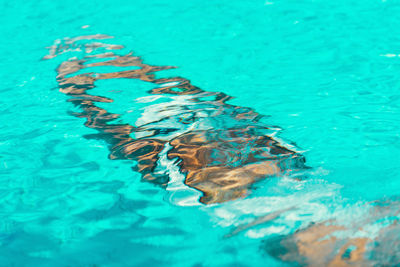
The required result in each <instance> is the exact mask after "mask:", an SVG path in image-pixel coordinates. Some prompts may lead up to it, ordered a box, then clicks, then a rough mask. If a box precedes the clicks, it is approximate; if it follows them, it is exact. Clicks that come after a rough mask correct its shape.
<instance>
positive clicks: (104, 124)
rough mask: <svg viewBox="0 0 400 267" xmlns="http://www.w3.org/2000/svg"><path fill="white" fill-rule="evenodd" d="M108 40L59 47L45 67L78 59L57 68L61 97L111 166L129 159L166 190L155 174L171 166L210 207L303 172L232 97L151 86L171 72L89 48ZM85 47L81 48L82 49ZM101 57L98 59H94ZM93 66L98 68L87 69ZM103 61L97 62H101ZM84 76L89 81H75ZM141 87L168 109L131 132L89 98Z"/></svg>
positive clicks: (163, 176) (153, 110)
mask: <svg viewBox="0 0 400 267" xmlns="http://www.w3.org/2000/svg"><path fill="white" fill-rule="evenodd" d="M106 38H109V37H108V36H106V35H91V36H82V37H77V38H66V39H64V40H58V41H56V42H55V44H54V45H53V46H51V47H50V48H49V50H50V54H49V55H47V56H45V57H44V58H45V59H50V58H53V57H56V56H57V55H59V54H63V53H66V52H71V51H82V52H83V53H84V55H83V57H81V58H80V59H78V58H71V59H69V60H67V61H64V62H62V63H61V64H60V65H59V67H58V68H57V73H58V75H57V81H58V84H59V88H60V91H61V92H63V93H65V94H66V95H68V96H70V97H71V98H70V99H69V100H68V101H70V102H72V103H73V104H74V105H75V106H78V107H79V108H80V109H81V110H82V111H81V112H75V113H73V115H74V116H76V117H83V118H86V122H85V126H87V127H89V128H93V129H95V130H97V131H98V132H99V134H97V135H93V136H95V137H97V138H100V139H103V140H105V141H106V142H107V143H108V144H109V146H110V158H111V159H131V160H134V161H136V162H137V166H136V167H135V169H136V170H137V171H138V172H140V173H141V174H142V177H143V179H144V180H146V181H151V182H153V183H156V184H160V185H163V186H166V185H167V184H168V182H169V180H170V176H169V171H168V170H160V169H161V168H159V167H160V164H161V163H160V157H161V154H162V152H163V153H164V152H165V151H166V155H167V158H168V160H171V161H174V162H175V161H176V162H177V164H176V165H177V166H178V168H179V171H180V173H182V174H184V176H185V178H184V184H185V185H186V186H188V187H190V188H194V189H196V190H199V191H200V192H202V196H201V198H200V202H202V203H204V204H212V203H218V202H224V201H228V200H233V199H236V198H240V197H244V196H246V195H247V194H248V190H249V189H250V188H251V186H252V185H253V184H254V183H256V182H257V181H259V180H261V179H264V178H266V177H270V176H277V175H281V174H283V173H288V172H293V171H296V170H299V169H303V168H305V165H304V161H305V160H304V157H303V156H302V155H301V154H299V153H297V152H296V151H294V150H293V149H290V148H288V145H285V144H283V143H281V142H278V141H277V140H276V139H274V138H273V137H272V136H270V135H268V133H271V132H273V129H272V128H271V127H269V126H266V125H264V124H262V123H261V122H260V118H261V116H260V114H258V113H256V112H254V111H253V110H252V109H250V108H245V107H240V106H235V105H230V104H227V103H226V102H227V101H228V100H230V99H231V97H230V96H227V95H225V94H224V93H220V92H208V91H204V90H202V89H200V88H198V87H196V86H193V85H192V84H191V83H190V81H189V80H187V79H185V78H182V77H171V78H156V77H155V74H154V73H155V72H158V71H162V70H168V69H172V68H174V67H172V66H152V65H148V64H145V63H143V60H142V59H141V58H140V57H137V56H133V55H132V54H131V53H129V54H127V55H124V56H120V55H117V54H115V53H112V52H107V50H115V49H121V48H122V47H121V46H117V45H109V44H104V43H99V42H92V43H90V42H88V40H96V39H97V40H98V39H106ZM82 40H84V41H85V42H84V43H81V41H82ZM98 50H105V52H104V51H103V52H102V53H97V54H96V53H93V52H95V51H98ZM93 59H97V62H94V63H90V62H91V60H93ZM99 60H100V61H99ZM98 66H114V67H135V69H129V68H127V69H128V70H122V71H117V72H111V73H96V72H90V71H91V70H92V69H93V68H94V67H98ZM80 70H86V71H88V72H89V73H83V74H79V73H78V71H80ZM115 78H126V79H138V80H141V81H143V82H147V83H151V84H153V85H154V88H153V89H151V90H150V91H149V93H150V94H151V95H154V96H159V97H163V98H164V99H167V100H168V101H167V102H163V103H161V104H153V105H148V106H147V107H146V108H145V109H144V112H143V114H142V116H141V118H139V119H138V120H137V122H136V125H135V126H132V125H129V124H124V123H115V121H117V120H118V119H119V118H120V117H121V115H119V114H115V113H110V112H108V111H107V110H105V109H103V108H101V107H99V106H97V105H96V103H97V102H104V103H108V102H112V101H113V100H112V99H109V98H107V97H103V96H96V95H91V94H89V92H88V91H89V90H90V89H93V88H94V87H95V82H96V81H98V80H107V79H115Z"/></svg>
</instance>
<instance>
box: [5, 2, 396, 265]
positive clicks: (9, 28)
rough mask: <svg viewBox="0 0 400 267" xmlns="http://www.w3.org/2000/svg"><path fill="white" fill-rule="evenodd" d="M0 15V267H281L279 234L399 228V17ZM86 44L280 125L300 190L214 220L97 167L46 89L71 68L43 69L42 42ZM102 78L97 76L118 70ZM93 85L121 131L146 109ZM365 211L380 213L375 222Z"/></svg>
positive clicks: (120, 82) (287, 189) (391, 9)
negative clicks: (109, 48) (94, 39)
mask: <svg viewBox="0 0 400 267" xmlns="http://www.w3.org/2000/svg"><path fill="white" fill-rule="evenodd" d="M0 7H1V10H2V11H3V12H2V13H3V14H2V16H0V25H2V26H1V27H0V33H1V36H2V40H3V41H2V42H1V43H0V49H1V50H0V51H1V52H2V53H1V60H0V77H1V81H2V87H1V88H0V103H1V105H0V108H1V113H0V120H1V122H2V125H3V126H2V127H1V130H0V175H1V176H0V207H1V208H0V218H1V220H0V246H1V250H0V265H1V266H143V265H145V264H147V265H149V266H285V265H290V264H292V263H290V262H285V261H282V260H281V259H279V257H277V254H279V253H277V252H276V251H272V252H271V249H268V248H266V247H272V246H273V245H271V242H272V241H271V242H270V241H269V240H272V239H273V238H274V237H276V236H278V235H279V236H287V235H290V234H292V233H293V232H295V231H296V230H299V229H304V228H306V227H307V225H309V224H310V223H318V222H323V221H326V220H336V221H338V222H340V224H341V225H346V226H349V225H350V226H349V228H351V227H355V228H357V229H361V230H359V231H358V232H357V233H351V234H348V233H347V235H352V236H357V237H368V238H371V239H374V238H375V237H376V236H379V233H380V231H381V230H382V229H384V228H385V227H386V226H387V225H390V224H392V223H393V222H396V221H397V220H398V211H397V210H398V204H396V203H398V202H397V201H398V197H399V195H398V189H399V187H400V182H399V181H400V180H399V178H400V170H399V168H398V165H399V163H400V153H399V152H400V135H399V131H398V129H397V128H398V125H399V122H400V116H399V115H400V93H399V86H400V83H399V79H398V77H399V74H400V20H398V14H399V11H400V5H399V3H398V2H396V1H391V0H387V1H377V0H376V1H375V0H374V1H372V0H365V1H334V2H332V1H273V0H272V1H265V0H263V1H225V0H218V1H215V2H213V3H209V2H206V1H197V0H193V1H178V0H177V1H169V2H165V1H118V0H116V1H98V2H96V3H94V2H92V1H80V0H78V1H35V2H28V3H26V2H22V1H10V2H1V4H0ZM89 34H107V35H112V36H114V38H113V39H110V40H108V39H107V40H104V42H106V43H112V44H118V45H123V46H124V47H125V48H124V49H123V50H121V51H120V52H118V51H116V52H115V53H121V55H122V54H126V53H128V52H129V51H133V52H134V54H135V55H139V56H141V57H142V58H143V59H144V61H145V62H146V63H148V64H153V65H157V66H166V65H172V66H178V67H179V68H178V69H174V70H166V71H164V72H165V74H163V72H160V73H159V74H158V73H157V75H159V76H160V77H168V75H172V76H182V77H185V78H187V79H190V80H191V83H192V84H193V85H196V86H198V87H200V88H202V89H203V90H206V91H208V92H224V93H225V94H227V95H230V96H233V97H234V98H233V99H232V100H230V101H229V104H231V105H236V106H240V107H249V108H251V109H253V110H255V111H257V112H258V113H260V114H263V115H265V116H264V117H263V119H262V122H263V123H265V124H266V125H270V126H272V125H273V126H279V127H280V128H281V129H282V131H278V132H277V133H276V131H275V132H274V134H277V136H278V137H279V139H282V140H284V141H283V142H285V143H287V144H295V147H296V148H297V150H298V151H300V152H301V153H302V154H303V155H304V156H305V158H306V159H307V166H309V167H311V169H309V170H307V175H306V177H304V179H303V178H302V179H301V181H299V180H296V179H294V177H291V176H290V175H287V176H283V177H282V176H279V177H274V178H269V179H265V180H263V181H260V182H258V183H256V184H255V185H254V186H253V187H252V190H251V192H250V194H249V195H248V196H247V197H246V198H240V199H236V200H232V201H228V202H224V203H220V204H212V205H204V204H201V203H199V202H198V201H197V198H198V197H199V192H198V191H196V190H193V191H191V190H189V189H188V192H185V193H184V194H182V195H179V194H174V192H173V190H168V188H167V189H165V188H162V187H160V186H155V185H154V184H152V183H147V182H143V181H141V175H140V174H139V173H138V172H135V171H133V170H132V166H133V165H134V162H132V161H130V160H110V159H109V158H108V155H109V149H108V148H107V144H105V143H104V142H103V141H101V140H98V139H92V138H87V136H88V135H92V134H95V133H96V132H95V131H94V130H93V129H91V128H88V127H86V126H85V125H84V122H85V121H84V119H80V118H77V117H75V116H71V112H79V109H78V108H77V107H74V106H73V105H72V103H71V102H68V101H67V100H68V96H66V95H65V94H63V93H60V92H59V90H58V83H57V81H56V75H57V73H56V71H55V69H56V68H57V67H58V65H59V64H60V63H61V62H63V61H65V60H68V59H69V58H70V57H73V56H76V57H78V58H79V57H82V56H83V54H82V53H81V52H69V53H65V54H62V55H60V56H58V57H56V58H54V59H51V60H41V59H42V58H43V57H44V56H45V55H46V54H48V50H47V49H46V47H48V46H51V45H52V44H53V43H54V40H57V39H60V38H64V37H75V36H81V35H89ZM102 41H103V40H102ZM93 62H95V61H93ZM113 68H114V69H111V67H110V69H108V68H103V69H101V68H100V67H98V69H97V70H96V71H98V72H99V73H103V72H104V73H106V72H112V71H119V69H118V70H117V69H115V68H116V67H113ZM130 69H135V68H134V67H131V68H130ZM79 73H85V71H84V70H83V71H80V72H79ZM96 86H97V87H96V89H94V91H95V90H97V91H96V92H97V93H98V94H99V95H103V96H106V97H110V98H112V99H113V100H114V102H113V103H101V104H99V106H101V107H104V108H105V107H107V109H108V110H111V111H112V112H113V113H118V114H122V117H121V120H122V121H124V122H126V123H129V124H131V125H135V123H137V120H138V119H139V118H141V116H142V115H143V113H144V111H143V110H144V108H145V107H146V106H148V104H147V102H146V101H137V99H138V98H139V99H146V97H148V96H149V94H148V93H147V90H149V89H151V87H150V86H149V85H148V84H146V83H143V82H141V81H137V80H131V79H113V80H104V81H99V82H98V83H97V84H96ZM143 97H144V98H143ZM178 182H179V181H178ZM180 186H182V184H180ZM172 187H173V186H172ZM170 188H171V187H170ZM189 191H190V192H189ZM187 199H189V200H190V201H185V200H187ZM193 199H195V200H193ZM375 200H380V201H386V202H387V203H390V204H389V205H388V206H385V207H386V209H385V211H384V212H383V211H382V210H379V212H374V211H371V209H373V207H374V204H371V203H375V202H374V201H375ZM371 207H372V208H371ZM285 209H286V210H285ZM287 209H289V210H287ZM282 210H285V212H284V214H282V215H281V216H280V217H278V218H272V217H273V216H272V217H271V220H269V221H268V222H266V223H258V224H255V225H252V224H251V222H254V221H253V220H257V218H265V217H264V216H268V214H274V212H279V211H282ZM267 218H268V217H267ZM243 225H247V227H242V226H243ZM235 227H239V228H235ZM235 229H239V230H240V229H241V231H239V230H235ZM396 233H397V236H398V232H394V234H393V236H396ZM342 234H343V233H342ZM343 235H346V233H344V234H343ZM377 240H378V241H379V240H382V239H379V238H378V239H377ZM384 240H386V239H384ZM378 241H377V242H378ZM381 242H383V241H381ZM385 242H386V241H385ZM386 243H388V244H391V245H390V246H391V248H392V249H391V250H389V251H386V252H381V253H380V254H379V252H376V253H375V254H374V255H375V256H371V257H372V260H374V261H376V262H378V263H390V264H396V263H399V258H398V256H397V253H398V252H399V251H400V250H399V249H397V248H398V247H397V248H396V245H397V246H398V243H397V240H396V239H395V240H391V241H390V242H389V241H387V242H386ZM383 247H384V246H383ZM375 251H378V250H375ZM315 253H316V254H318V253H319V252H317V251H316V252H315ZM385 253H386V254H385ZM376 255H378V256H379V257H378V256H376ZM382 255H383V256H382ZM385 255H386V256H385ZM389 256H390V257H389ZM374 257H375V258H374Z"/></svg>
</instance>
